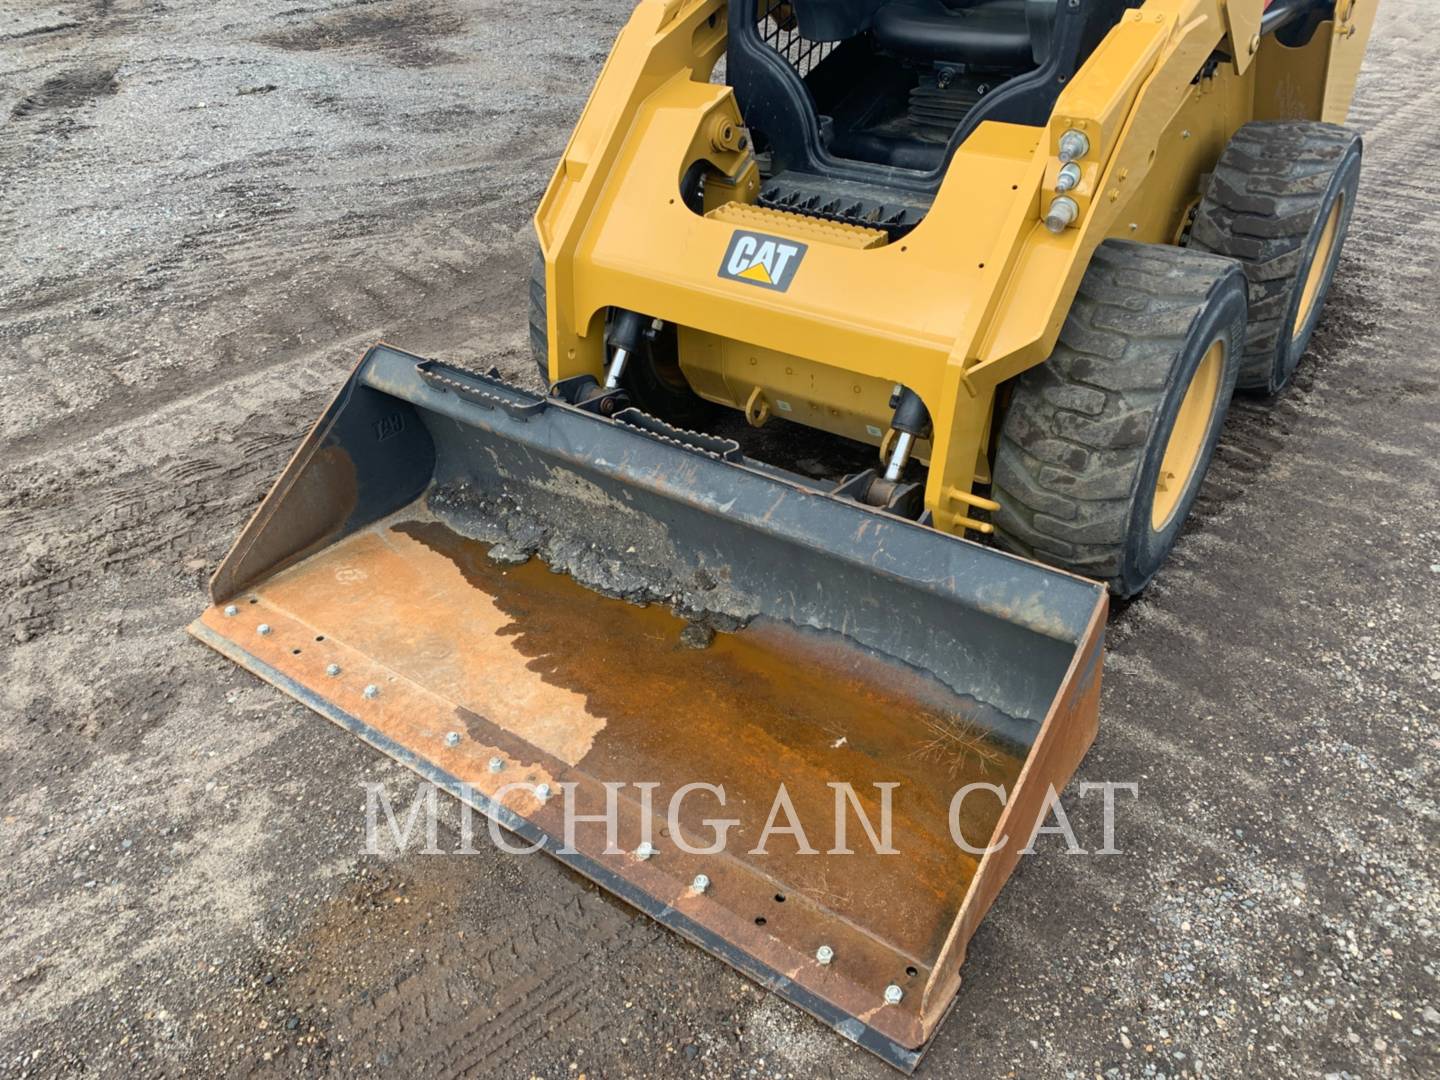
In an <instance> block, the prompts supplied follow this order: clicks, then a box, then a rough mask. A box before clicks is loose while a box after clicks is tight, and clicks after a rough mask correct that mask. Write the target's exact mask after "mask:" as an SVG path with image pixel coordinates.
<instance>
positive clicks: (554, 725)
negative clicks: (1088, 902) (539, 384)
mask: <svg viewBox="0 0 1440 1080" xmlns="http://www.w3.org/2000/svg"><path fill="white" fill-rule="evenodd" d="M561 570H563V571H565V572H564V573H559V572H554V571H561ZM212 594H213V600H214V606H212V607H210V608H209V609H207V610H206V611H205V612H204V613H203V614H202V615H201V617H200V618H199V619H198V620H197V621H196V622H195V623H194V624H193V625H192V626H191V631H192V633H193V634H194V635H195V636H196V637H198V638H199V639H200V640H202V641H204V642H205V643H206V644H208V645H211V646H213V647H214V648H216V649H218V650H219V651H220V652H222V653H224V654H225V655H226V656H228V657H230V658H231V659H233V660H235V661H236V662H237V663H239V664H241V665H243V666H244V667H246V668H248V669H249V670H250V671H252V672H254V673H255V674H257V675H259V676H260V677H261V678H264V679H266V680H268V681H269V682H271V683H273V684H274V685H276V686H278V687H280V688H281V689H283V690H285V691H287V692H288V693H290V694H292V695H293V696H295V697H296V698H298V699H299V700H300V701H302V702H304V703H305V704H307V705H309V706H310V707H311V708H313V709H314V710H316V711H317V712H319V713H321V714H322V715H324V716H326V717H328V718H329V719H331V720H333V721H334V722H335V723H337V724H339V725H340V726H342V727H344V728H346V729H348V730H350V731H351V732H353V733H354V734H356V735H358V736H359V737H360V738H362V739H364V740H365V741H366V742H368V743H370V744H371V745H372V746H374V747H376V748H377V749H379V750H381V751H383V752H384V753H386V754H389V755H391V756H392V757H394V758H395V759H397V760H399V761H401V762H403V763H405V764H406V765H408V766H410V767H411V768H412V769H414V770H415V771H416V772H418V773H419V774H420V775H421V776H423V777H425V778H427V779H429V780H431V781H433V782H434V783H436V784H438V785H441V786H443V787H444V788H446V789H447V790H449V791H450V792H452V793H454V794H455V795H456V796H457V797H458V798H460V799H462V800H464V801H465V802H467V803H469V804H470V805H471V806H473V807H474V808H475V809H477V810H478V811H480V812H481V813H483V814H485V815H487V816H488V817H490V818H491V819H492V820H493V821H494V822H497V823H498V824H499V825H500V826H503V827H504V829H505V830H508V832H509V833H512V834H518V837H519V838H521V840H523V841H524V842H527V843H528V844H529V845H535V846H538V847H539V848H542V849H543V850H545V851H546V852H548V853H550V854H552V855H554V856H556V857H558V858H560V859H561V860H563V861H564V862H565V863H567V864H569V865H570V866H571V867H573V868H574V869H575V870H577V871H579V872H580V873H581V874H584V875H585V876H586V877H588V878H590V879H592V880H593V881H595V882H596V883H597V884H599V885H601V886H603V887H604V888H606V889H608V890H610V891H611V892H613V893H615V894H617V895H618V896H620V897H622V898H624V899H625V900H627V901H628V902H630V903H631V904H633V905H635V906H636V907H638V908H640V909H641V910H642V911H644V912H646V913H647V914H649V915H650V916H652V917H654V918H655V919H658V920H659V921H660V922H662V923H664V924H665V925H667V926H669V927H671V928H672V929H674V930H676V931H678V932H679V933H681V934H682V935H684V936H685V937H686V938H688V939H689V940H691V941H693V942H694V943H695V944H697V945H699V946H701V947H702V948H704V949H706V950H708V951H710V952H711V953H713V954H715V955H716V956H718V957H720V958H721V959H723V960H725V961H726V962H727V963H730V964H732V965H734V966H735V967H736V968H739V969H740V970H741V971H743V972H744V973H745V974H747V975H749V976H750V977H751V978H753V979H755V980H756V981H758V982H760V983H761V984H763V985H764V986H766V987H768V988H770V989H771V990H773V991H774V992H776V993H778V994H780V995H782V996H783V997H785V998H787V999H789V1000H790V1001H792V1002H794V1003H795V1004H797V1005H799V1006H800V1007H802V1008H804V1009H806V1010H807V1011H809V1012H811V1013H812V1014H814V1015H815V1016H817V1017H819V1018H820V1019H821V1020H823V1021H825V1022H826V1023H827V1024H830V1025H831V1026H832V1027H834V1028H835V1029H836V1030H837V1031H839V1032H840V1033H841V1034H843V1035H845V1036H846V1037H848V1038H850V1039H851V1040H853V1041H855V1042H857V1043H859V1044H860V1045H862V1046H864V1047H866V1048H867V1049H869V1050H871V1051H873V1052H875V1053H877V1054H879V1055H881V1056H882V1057H884V1058H885V1059H886V1060H888V1061H889V1062H891V1063H892V1064H894V1065H896V1066H898V1067H900V1068H902V1069H904V1070H906V1071H909V1070H910V1069H913V1068H914V1066H915V1064H916V1063H917V1062H918V1060H919V1057H920V1054H921V1053H923V1049H924V1047H925V1045H926V1044H927V1043H928V1041H929V1039H930V1037H931V1036H932V1035H933V1033H934V1032H935V1030H936V1028H937V1026H938V1025H939V1023H940V1022H941V1020H942V1019H943V1018H944V1015H945V1013H946V1011H947V1009H948V1007H949V1006H950V1004H951V1002H952V1001H953V999H954V996H955V993H956V990H957V988H958V986H959V982H960V966H961V962H962V960H963V958H964V953H965V948H966V944H967V942H968V941H969V939H970V936H971V935H972V933H973V932H974V930H975V928H976V925H977V924H978V922H979V920H980V919H981V917H982V916H983V915H984V913H985V911H986V910H987V909H988V908H989V906H990V904H991V903H992V902H993V900H994V899H995V896H996V893H997V892H998V890H999V888H1000V886H1001V885H1002V884H1003V883H1004V881H1005V879H1006V877H1007V876H1008V875H1009V874H1010V872H1011V870H1012V869H1013V868H1014V866H1015V864H1016V861H1017V858H1018V850H1019V849H1020V848H1021V847H1023V846H1024V845H1025V842H1026V841H1027V840H1028V839H1029V837H1030V834H1031V830H1032V828H1033V827H1034V826H1035V824H1036V823H1037V819H1038V818H1039V816H1040V814H1041V812H1042V808H1043V807H1044V806H1045V802H1046V794H1047V790H1048V788H1049V787H1050V786H1052V785H1053V786H1054V787H1055V788H1056V789H1057V790H1058V789H1059V788H1061V787H1063V786H1064V784H1065V781H1066V780H1067V779H1068V778H1069V776H1070V775H1071V774H1072V773H1073V771H1074V769H1075V767H1076V766H1077V764H1078V763H1079V761H1080V759H1081V757H1082V756H1083V755H1084V753H1085V751H1086V749H1087V748H1088V747H1089V745H1090V743H1091V740H1092V739H1093V737H1094V734H1095V724H1096V710H1097V700H1098V695H1099V688H1100V668H1101V653H1102V643H1103V636H1104V625H1105V613H1106V596H1105V592H1104V589H1103V587H1102V586H1100V585H1097V584H1095V583H1092V582H1088V581H1085V580H1082V579H1080V578H1075V577H1071V576H1069V575H1066V574H1061V573H1057V572H1054V571H1052V570H1049V569H1046V568H1044V567H1041V566H1039V565H1037V564H1034V563H1030V562H1026V561H1024V560H1021V559H1017V558H1013V557H1011V556H1009V555H1005V554H1002V553H1000V552H997V551H994V550H991V549H989V548H986V547H983V546H980V545H978V544H973V543H970V542H967V541H964V540H960V539H957V538H955V537H952V536H948V535H945V534H942V533H940V532H938V531H936V530H934V529H931V528H928V527H926V526H924V525H922V524H917V523H915V522H911V521H908V520H905V519H902V518H900V517H896V516H891V515H888V514H885V513H882V512H879V511H876V510H873V509H870V508H868V507H865V506H862V505H860V504H858V503H856V502H854V501H851V500H850V499H848V498H846V497H845V495H844V494H843V490H842V491H838V492H837V491H836V490H832V489H831V488H830V487H827V486H825V485H818V484H815V483H812V482H810V481H807V480H803V479H801V478H799V477H797V476H794V475H791V474H789V473H787V472H784V471H782V470H779V469H775V468H772V467H770V466H766V465H762V464H759V463H756V462H752V461H750V460H747V459H746V458H745V457H744V456H743V455H742V454H741V453H740V450H739V448H738V447H737V446H736V445H735V444H734V443H731V442H727V441H725V440H722V439H718V438H714V437H712V436H705V435H697V434H695V433H691V432H684V431H680V430H677V429H674V428H671V427H668V426H667V425H665V424H663V423H661V422H659V421H657V420H654V419H653V418H651V417H648V416H645V415H644V414H642V413H639V412H636V411H634V410H625V411H622V412H620V413H618V414H617V415H615V416H613V417H605V416H602V415H599V414H597V413H595V412H591V411H587V410H586V409H585V408H583V407H580V406H577V405H573V404H568V403H566V402H565V401H564V400H561V399H560V398H558V397H555V396H549V397H540V396H537V395H535V394H531V393H528V392H526V391H523V390H520V389H517V388H515V387H512V386H509V385H507V384H505V383H504V382H502V381H500V380H499V379H498V378H496V377H495V376H494V374H493V373H490V374H480V373H477V372H473V371H468V370H465V369H462V368H458V367H453V366H448V365H445V364H442V363H439V362H436V361H427V360H422V359H420V358H419V357H415V356H410V355H407V354H405V353H403V352H400V351H397V350H395V349H392V348H388V347H385V346H377V347H376V348H374V349H372V350H371V351H370V353H369V354H367V355H366V356H365V358H364V359H363V360H362V361H361V362H360V364H359V366H358V367H357V368H356V370H355V372H354V374H353V375H352V376H351V378H350V379H349V381H348V382H347V383H346V385H345V386H344V388H343V389H342V390H341V392H340V394H339V395H338V397H337V398H336V399H335V401H334V403H333V404H332V405H331V406H330V408H329V410H328V411H327V412H326V413H325V415H324V416H323V417H322V418H321V419H320V421H319V423H318V424H317V425H316V426H315V428H314V430H313V431H312V432H311V433H310V435H309V437H308V438H307V439H306V440H305V442H304V443H303V445H302V446H301V447H300V449H299V451H298V452H297V453H296V455H295V457H294V459H293V460H292V461H291V462H290V464H289V466H288V467H287V469H286V470H285V472H284V474H283V475H282V476H281V478H280V480H279V481H278V483H277V484H276V485H275V487H274V489H273V490H272V491H271V492H270V494H269V496H268V497H267V498H266V499H265V501H264V503H263V504H262V505H261V507H260V509H259V510H258V511H257V513H256V514H255V516H254V518H253V519H252V520H251V521H250V523H249V524H248V525H247V526H246V528H245V530H244V532H243V533H242V535H241V537H240V539H239V541H238V542H237V543H236V545H235V547H234V550H233V551H231V553H230V555H229V556H228V557H227V558H226V559H225V561H224V563H223V565H222V566H221V567H220V569H219V571H218V572H217V573H216V575H215V577H214V580H213V582H212ZM607 784H609V785H610V790H611V791H614V792H615V793H616V794H615V795H614V798H615V809H614V811H613V814H612V819H613V820H614V821H615V830H616V836H615V837H614V839H615V841H616V842H615V843H614V844H613V845H612V844H611V843H610V842H609V841H610V839H611V838H610V837H609V836H608V835H607V832H608V827H607V825H606V824H604V823H602V822H600V821H584V822H579V823H575V824H573V826H572V829H571V832H572V835H571V836H569V837H567V835H566V832H567V830H566V820H567V811H569V812H573V814H579V815H596V816H601V815H603V814H604V813H605V811H606V807H607V798H608V797H609V796H608V793H607V789H606V787H605V785H607ZM971 784H985V785H995V787H994V788H975V789H971V793H970V794H969V795H968V796H966V797H965V798H964V799H963V800H961V801H960V802H959V804H958V806H955V808H954V809H953V810H952V804H953V803H954V799H955V796H956V793H957V792H960V791H961V790H962V789H965V788H966V786H967V785H971ZM998 788H1003V789H1004V796H1003V802H1002V797H1001V795H1000V793H999V792H998V790H997V789H998ZM887 803H888V807H889V812H888V816H887V814H886V813H885V812H884V811H885V808H886V805H887ZM727 820H733V821H734V822H735V824H733V825H730V826H725V825H724V824H723V822H725V821H727ZM887 820H888V822H889V829H888V835H887V829H886V828H885V825H886V822H887ZM717 823H720V824H717ZM842 823H843V824H844V826H845V833H844V836H843V837H842V836H840V835H839V832H840V829H841V824H842ZM867 825H868V826H869V831H868V832H867V828H866V826H867ZM767 826H773V827H772V828H768V829H767ZM785 830H788V831H785ZM802 834H803V835H802ZM1001 838H1006V839H1007V841H1008V842H1006V843H1004V844H1003V846H998V847H996V849H995V850H993V851H991V852H990V853H981V850H980V849H983V848H986V847H989V846H991V845H992V844H994V843H995V842H996V841H999V840H1000V839H1001ZM521 840H516V838H515V837H514V836H510V837H509V841H508V842H509V843H511V844H519V843H520V842H521ZM960 841H964V844H965V847H962V846H961V843H960ZM647 844H648V846H647ZM966 847H968V848H969V850H966ZM708 849H714V850H708ZM761 849H763V850H761ZM846 850H848V853H844V852H845V851H846Z"/></svg>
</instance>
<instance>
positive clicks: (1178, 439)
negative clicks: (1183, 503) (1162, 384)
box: [1150, 341, 1225, 532]
mask: <svg viewBox="0 0 1440 1080" xmlns="http://www.w3.org/2000/svg"><path fill="white" fill-rule="evenodd" d="M1224 372H1225V343H1224V342H1223V341H1216V342H1215V343H1214V344H1213V345H1211V346H1210V350H1209V351H1208V352H1207V353H1206V354H1205V359H1203V360H1201V361H1200V366H1199V367H1198V368H1196V369H1195V374H1194V375H1193V376H1192V377H1191V379H1190V386H1189V387H1188V388H1187V389H1186V391H1185V400H1183V401H1182V402H1180V411H1179V412H1178V413H1176V414H1175V425H1174V426H1173V427H1172V428H1171V429H1170V439H1169V441H1168V442H1166V444H1165V457H1164V458H1163V459H1162V460H1161V462H1160V475H1159V476H1157V477H1156V478H1155V498H1154V499H1153V500H1152V502H1151V504H1150V527H1151V528H1152V529H1154V530H1155V531H1156V532H1161V531H1162V530H1164V529H1165V527H1166V526H1168V525H1169V524H1170V522H1171V520H1172V519H1173V518H1174V517H1175V511H1176V510H1178V509H1179V507H1180V497H1181V496H1182V495H1184V494H1185V492H1186V490H1187V489H1188V488H1189V487H1190V479H1191V477H1192V476H1194V474H1195V469H1196V468H1197V467H1198V466H1199V464H1200V455H1201V452H1202V451H1203V450H1204V448H1205V442H1206V440H1207V439H1208V438H1209V436H1210V422H1211V420H1213V419H1214V417H1215V402H1216V399H1217V398H1219V396H1220V383H1221V376H1222V375H1223V374H1224Z"/></svg>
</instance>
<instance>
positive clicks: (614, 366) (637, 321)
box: [605, 309, 650, 390]
mask: <svg viewBox="0 0 1440 1080" xmlns="http://www.w3.org/2000/svg"><path fill="white" fill-rule="evenodd" d="M649 323H650V320H649V319H647V318H646V317H645V316H644V315H641V314H640V313H639V312H636V311H626V310H623V309H617V310H616V312H615V318H614V319H613V320H612V321H611V323H610V332H609V333H608V334H607V335H606V341H608V342H609V344H610V348H611V350H612V351H611V353H610V367H609V369H608V370H607V371H606V372H605V389H606V390H616V389H618V388H619V386H620V379H621V378H622V377H623V376H624V374H625V364H626V362H627V361H628V360H629V359H630V357H632V356H634V355H635V354H636V353H637V352H639V350H640V346H641V343H642V342H643V341H644V339H645V335H646V331H647V330H648V329H649V328H650V327H649Z"/></svg>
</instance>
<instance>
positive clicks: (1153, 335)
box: [992, 240, 1246, 597]
mask: <svg viewBox="0 0 1440 1080" xmlns="http://www.w3.org/2000/svg"><path fill="white" fill-rule="evenodd" d="M1245 293H1246V288H1245V275H1244V273H1243V272H1242V271H1241V269H1240V267H1239V265H1238V264H1236V263H1235V262H1234V261H1233V260H1231V259H1223V258H1219V257H1217V256H1213V255H1204V254H1201V253H1199V252H1194V251H1187V250H1185V249H1183V248H1175V247H1164V246H1160V245H1152V244H1138V243H1134V242H1131V241H1128V240H1108V241H1106V242H1105V243H1104V244H1102V245H1100V247H1099V248H1098V249H1097V250H1096V252H1095V255H1094V256H1093V258H1092V259H1091V262H1090V266H1089V269H1087V270H1086V272H1085V277H1084V278H1083V279H1082V280H1081V283H1080V290H1079V293H1078V294H1077V296H1076V298H1075V303H1074V305H1073V306H1072V307H1071V309H1070V314H1069V317H1068V318H1067V319H1066V320H1065V325H1064V327H1063V328H1062V329H1061V331H1060V339H1059V342H1058V343H1057V344H1056V347H1055V351H1054V352H1053V353H1052V354H1051V355H1050V357H1049V359H1047V360H1046V361H1045V363H1043V364H1041V365H1039V366H1038V367H1034V368H1031V369H1030V370H1029V371H1027V372H1025V373H1024V374H1023V375H1021V376H1020V377H1019V378H1018V379H1016V380H1015V383H1014V388H1013V393H1012V394H1011V398H1010V404H1009V407H1008V409H1007V410H1006V413H1005V419H1004V422H1003V424H1002V426H1001V431H1000V439H999V443H998V448H997V450H996V454H995V482H994V485H993V491H992V494H993V496H994V498H995V500H996V501H997V502H999V503H1000V510H999V511H998V512H997V513H996V514H995V516H994V525H995V535H996V538H997V540H998V541H999V542H1000V543H1001V545H1002V546H1004V547H1006V548H1009V549H1010V550H1012V551H1015V552H1017V553H1019V554H1021V555H1024V556H1026V557H1028V558H1032V559H1038V560H1040V561H1041V562H1046V563H1049V564H1050V565H1052V566H1058V567H1060V568H1062V569H1065V570H1070V571H1073V572H1075V573H1078V574H1084V575H1086V576H1088V577H1093V578H1099V579H1101V580H1103V581H1105V582H1107V583H1108V585H1109V586H1110V590H1111V592H1113V593H1115V594H1116V595H1117V596H1121V597H1128V596H1134V595H1135V594H1136V593H1138V592H1140V591H1141V590H1142V589H1144V588H1145V586H1146V585H1148V584H1149V583H1150V580H1151V579H1152V578H1153V577H1154V576H1155V573H1156V571H1158V570H1159V569H1160V565H1161V564H1162V563H1163V562H1164V561H1165V558H1166V556H1167V555H1169V553H1170V549H1171V548H1172V547H1174V545H1175V541H1176V539H1177V538H1178V537H1179V535H1180V530H1181V529H1182V528H1183V526H1184V524H1185V517H1186V515H1187V514H1188V513H1189V511H1190V506H1191V504H1192V503H1193V502H1194V501H1195V496H1196V494H1197V493H1198V491H1199V490H1200V485H1201V482H1202V481H1203V479H1204V476H1205V471H1206V469H1207V468H1208V467H1209V464H1210V459H1211V457H1212V456H1213V455H1214V452H1215V444H1216V442H1217V441H1218V440H1219V438H1220V429H1221V427H1222V426H1223V423H1224V420H1225V413H1226V411H1227V410H1228V408H1229V405H1230V398H1231V395H1232V393H1233V391H1234V388H1235V377H1236V374H1237V372H1238V370H1239V361H1240V357H1241V354H1242V351H1243V349H1244V342H1245V316H1246V296H1245ZM1217 343H1218V344H1219V345H1220V346H1221V348H1222V349H1223V352H1222V353H1221V354H1220V356H1219V357H1218V359H1216V360H1214V361H1212V363H1215V364H1218V365H1219V368H1218V372H1217V374H1216V378H1215V387H1216V389H1215V391H1214V392H1215V399H1214V403H1213V406H1211V408H1210V409H1209V413H1208V417H1209V418H1208V427H1206V428H1204V429H1203V430H1204V437H1203V439H1198V438H1197V439H1196V440H1195V445H1196V446H1198V452H1197V454H1196V456H1195V459H1194V465H1193V468H1191V470H1190V473H1189V475H1188V477H1187V478H1186V479H1185V481H1184V487H1183V488H1182V489H1181V493H1180V495H1179V497H1178V500H1177V501H1175V503H1174V509H1173V510H1172V511H1171V512H1170V513H1169V514H1168V516H1167V517H1166V519H1165V520H1164V521H1163V522H1162V523H1161V524H1160V526H1159V527H1158V528H1157V527H1156V526H1155V524H1154V523H1153V520H1152V511H1153V509H1154V507H1155V499H1156V481H1157V479H1158V478H1159V476H1160V467H1161V463H1162V461H1163V460H1164V457H1165V450H1166V447H1167V445H1168V444H1169V441H1170V433H1171V431H1172V430H1173V429H1174V428H1175V425H1176V418H1177V416H1178V415H1179V414H1180V409H1181V404H1182V402H1183V401H1184V400H1185V395H1186V392H1187V391H1188V390H1189V389H1190V386H1191V382H1192V379H1193V378H1194V377H1195V374H1196V372H1197V371H1198V370H1199V369H1200V367H1201V364H1202V361H1205V360H1206V358H1207V357H1208V356H1209V355H1210V351H1211V348H1212V346H1214V345H1216V344H1217ZM1214 370H1215V369H1212V371H1214ZM1198 408H1200V409H1201V410H1202V411H1201V412H1200V413H1198V414H1197V415H1199V416H1203V415H1205V414H1204V412H1203V409H1204V403H1203V399H1202V400H1201V404H1200V406H1198Z"/></svg>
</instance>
